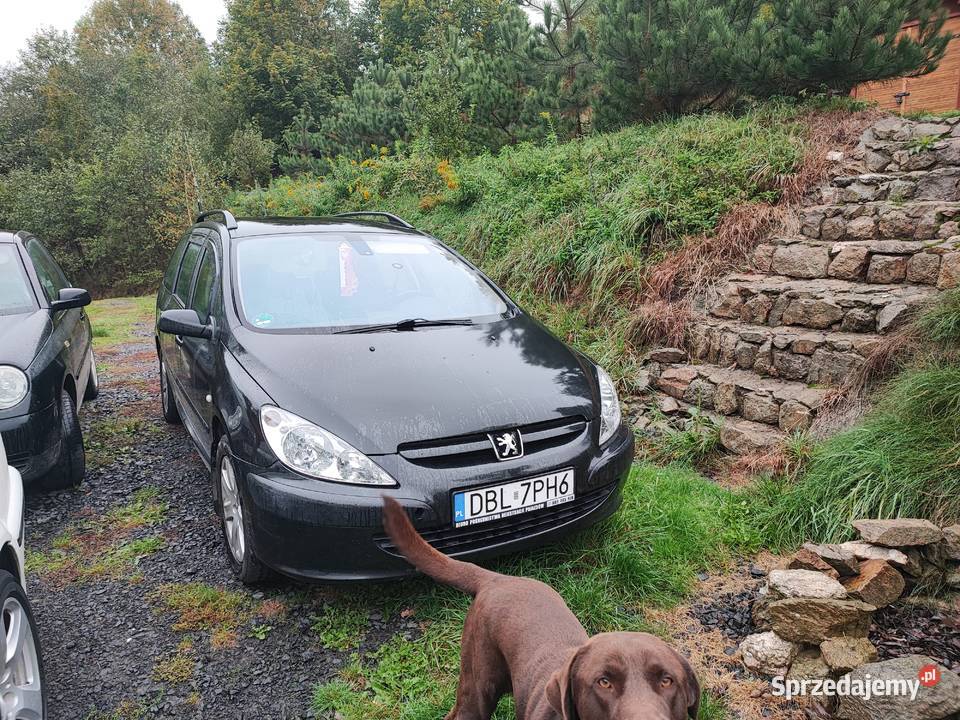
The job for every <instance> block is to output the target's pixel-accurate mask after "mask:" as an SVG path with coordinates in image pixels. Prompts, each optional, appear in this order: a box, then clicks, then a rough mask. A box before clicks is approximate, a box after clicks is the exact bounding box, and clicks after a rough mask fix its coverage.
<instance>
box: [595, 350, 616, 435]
mask: <svg viewBox="0 0 960 720" xmlns="http://www.w3.org/2000/svg"><path fill="white" fill-rule="evenodd" d="M597 380H598V381H599V382H600V444H601V445H603V444H604V443H605V442H607V440H609V439H610V438H612V437H613V434H614V433H615V432H616V431H617V428H618V427H620V399H619V398H618V397H617V388H616V387H614V384H613V380H611V379H610V376H609V375H607V371H606V370H604V369H603V368H602V367H600V366H599V365H597Z"/></svg>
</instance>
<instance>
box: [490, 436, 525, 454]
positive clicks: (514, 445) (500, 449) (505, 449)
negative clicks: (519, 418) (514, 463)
mask: <svg viewBox="0 0 960 720" xmlns="http://www.w3.org/2000/svg"><path fill="white" fill-rule="evenodd" d="M487 437H489V438H490V443H491V444H492V445H493V452H494V453H495V454H496V456H497V460H513V459H514V458H519V457H523V438H522V437H521V436H520V431H519V430H504V431H502V432H497V433H490V434H489V435H487Z"/></svg>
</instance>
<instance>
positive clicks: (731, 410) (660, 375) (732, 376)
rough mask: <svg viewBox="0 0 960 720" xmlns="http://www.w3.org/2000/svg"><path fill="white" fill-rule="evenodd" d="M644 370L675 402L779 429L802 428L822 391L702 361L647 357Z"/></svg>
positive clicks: (822, 395)
mask: <svg viewBox="0 0 960 720" xmlns="http://www.w3.org/2000/svg"><path fill="white" fill-rule="evenodd" d="M646 369H647V371H648V372H649V374H650V384H651V385H652V387H653V388H655V389H656V390H659V391H660V392H662V393H665V394H667V395H669V396H670V397H672V398H675V399H676V400H678V401H682V402H684V403H689V404H692V405H696V406H698V407H700V408H703V409H704V410H707V411H713V412H715V413H717V414H719V415H736V416H739V417H741V418H743V419H744V420H749V421H751V422H755V423H762V424H764V425H771V426H773V427H776V428H778V429H779V430H781V431H782V432H796V431H801V430H806V429H807V428H808V427H809V426H810V423H811V421H812V420H813V418H814V416H815V415H816V412H817V409H818V408H819V407H820V405H821V404H822V403H823V400H824V398H825V397H826V395H827V393H828V390H826V389H824V388H813V387H809V386H807V385H806V384H804V383H799V382H791V381H788V380H780V379H776V378H768V377H761V376H760V375H757V373H755V372H752V371H749V370H739V369H731V368H722V367H719V366H717V365H712V364H708V363H704V364H699V365H698V364H689V363H657V362H650V363H648V364H647V366H646Z"/></svg>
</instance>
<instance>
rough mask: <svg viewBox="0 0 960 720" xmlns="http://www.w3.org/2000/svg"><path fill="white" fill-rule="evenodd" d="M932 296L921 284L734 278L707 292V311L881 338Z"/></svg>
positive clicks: (724, 316)
mask: <svg viewBox="0 0 960 720" xmlns="http://www.w3.org/2000/svg"><path fill="white" fill-rule="evenodd" d="M935 293H936V290H934V289H933V288H931V287H929V286H925V285H892V284H869V283H862V282H855V281H850V280H840V279H837V278H824V279H816V280H797V279H794V278H789V277H784V276H782V275H759V274H738V275H731V276H729V277H728V278H727V282H726V284H725V285H722V286H720V287H719V288H716V289H714V290H713V291H712V292H711V293H709V297H708V298H707V308H708V312H709V314H710V315H712V316H713V317H716V318H721V319H728V320H742V321H743V322H748V323H753V324H756V325H769V326H771V327H777V326H779V325H792V326H800V327H807V328H813V329H817V330H826V329H830V330H840V331H843V332H860V333H868V332H878V333H880V334H884V333H887V332H890V331H891V330H894V329H896V328H897V327H899V326H900V325H901V324H903V323H904V322H905V321H906V320H907V319H908V317H909V315H910V312H911V311H912V310H914V309H915V308H916V307H917V306H918V305H920V304H921V303H923V302H924V301H926V300H927V299H928V298H930V297H931V296H932V295H934V294H935Z"/></svg>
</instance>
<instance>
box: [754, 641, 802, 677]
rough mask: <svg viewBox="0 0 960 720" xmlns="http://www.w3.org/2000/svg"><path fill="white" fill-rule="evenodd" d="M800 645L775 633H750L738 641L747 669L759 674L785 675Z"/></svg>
mask: <svg viewBox="0 0 960 720" xmlns="http://www.w3.org/2000/svg"><path fill="white" fill-rule="evenodd" d="M798 652H800V646H799V645H797V644H795V643H792V642H789V641H788V640H784V639H783V638H781V637H780V636H779V635H777V634H776V633H772V632H765V633H757V634H756V635H750V636H749V637H747V638H746V639H745V640H744V641H743V642H742V643H740V654H741V655H742V656H743V664H744V665H745V666H746V667H747V669H748V670H752V671H753V672H755V673H758V674H760V675H769V676H771V677H772V676H774V675H786V674H787V671H788V670H789V669H790V665H791V663H793V659H794V658H795V657H796V656H797V653H798Z"/></svg>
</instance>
